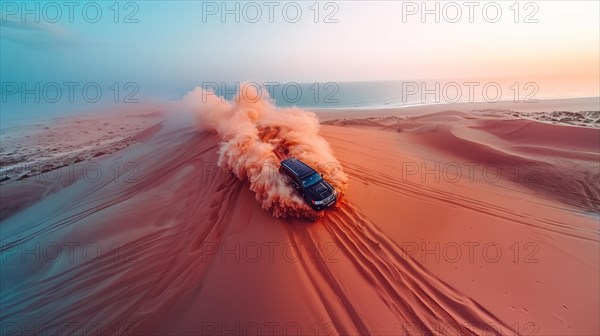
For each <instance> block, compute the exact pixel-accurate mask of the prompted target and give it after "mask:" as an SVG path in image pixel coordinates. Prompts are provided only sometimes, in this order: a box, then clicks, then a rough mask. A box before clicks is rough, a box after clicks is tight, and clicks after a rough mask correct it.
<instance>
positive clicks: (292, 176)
mask: <svg viewBox="0 0 600 336" xmlns="http://www.w3.org/2000/svg"><path fill="white" fill-rule="evenodd" d="M281 169H282V170H283V173H284V174H285V175H286V176H287V177H288V178H289V179H290V180H292V181H293V182H294V183H296V184H297V185H300V179H298V176H296V174H294V173H293V172H292V171H291V170H290V169H289V168H288V167H286V166H284V165H282V166H281Z"/></svg>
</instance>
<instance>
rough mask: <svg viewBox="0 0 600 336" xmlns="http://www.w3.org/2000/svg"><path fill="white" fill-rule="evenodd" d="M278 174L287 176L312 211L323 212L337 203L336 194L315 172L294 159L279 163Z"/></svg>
mask: <svg viewBox="0 0 600 336" xmlns="http://www.w3.org/2000/svg"><path fill="white" fill-rule="evenodd" d="M279 172H281V173H282V174H283V175H285V176H287V178H288V179H289V180H290V182H291V184H292V185H293V186H294V188H296V189H298V191H300V193H301V194H302V197H303V198H304V200H305V201H306V203H308V204H309V205H310V206H311V207H312V208H313V209H314V210H323V209H325V208H327V207H330V206H332V205H333V204H335V202H336V201H337V192H336V191H335V189H334V188H333V187H332V186H331V184H329V183H328V182H327V181H325V180H324V179H323V178H322V177H321V175H320V174H319V173H317V171H316V170H314V169H312V168H311V167H309V166H308V165H307V164H306V163H304V162H302V161H300V160H298V159H296V158H291V159H286V160H283V161H281V166H280V167H279Z"/></svg>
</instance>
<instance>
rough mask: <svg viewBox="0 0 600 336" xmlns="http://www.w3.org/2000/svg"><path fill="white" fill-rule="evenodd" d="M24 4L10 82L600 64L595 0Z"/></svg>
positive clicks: (350, 76)
mask: <svg viewBox="0 0 600 336" xmlns="http://www.w3.org/2000/svg"><path fill="white" fill-rule="evenodd" d="M21 3H22V2H20V1H19V2H8V1H3V2H2V29H1V44H2V45H1V48H0V50H1V51H0V53H1V54H0V55H1V64H0V70H1V73H2V81H10V80H14V81H36V80H39V81H59V82H60V81H69V80H71V81H77V80H80V81H81V80H94V81H122V82H123V81H136V82H139V83H144V84H145V85H147V86H151V87H157V88H158V87H169V88H170V89H171V90H175V91H177V90H180V89H186V88H190V87H193V86H194V85H195V84H197V83H199V82H203V81H237V80H256V81H299V82H300V81H306V82H310V81H361V80H381V79H385V80H391V79H407V78H411V79H412V78H455V77H473V76H477V77H494V76H519V77H524V78H526V77H528V76H535V77H539V76H550V77H561V76H569V77H574V78H588V79H589V78H592V79H593V78H596V79H597V78H598V73H599V70H598V66H599V65H598V62H599V61H598V59H599V57H600V56H599V41H600V35H599V34H600V27H599V24H600V18H599V12H600V8H599V2H598V1H535V2H527V1H524V2H519V3H517V5H516V6H515V5H514V3H515V2H513V1H497V2H494V3H491V4H488V3H486V2H472V3H476V4H477V6H475V7H469V5H465V2H460V1H459V2H455V3H453V4H448V3H445V2H437V4H438V6H439V12H438V13H439V15H440V17H439V21H440V22H439V23H437V22H435V21H436V17H435V14H427V15H426V16H425V22H422V17H421V12H422V10H423V9H424V8H419V7H420V4H421V1H419V2H392V1H343V2H342V1H338V2H331V3H330V4H329V5H327V6H326V5H325V3H320V4H319V5H318V8H319V13H318V16H317V15H316V9H317V7H316V6H315V5H314V2H313V1H309V2H294V3H291V4H289V3H286V2H270V3H268V2H267V3H265V2H255V3H253V4H251V5H247V3H245V2H238V3H237V4H238V6H239V11H237V13H238V15H239V21H240V22H239V23H236V22H235V21H236V14H231V13H230V14H227V15H226V16H225V18H224V21H225V22H222V21H223V20H222V19H223V18H222V17H221V14H222V10H223V9H224V8H220V7H221V3H222V2H220V1H219V2H204V3H202V2H199V1H179V2H176V1H144V2H138V3H130V4H129V5H126V2H120V7H119V12H118V15H117V10H116V8H115V7H111V6H113V4H114V2H112V1H109V2H96V3H95V4H97V6H98V7H99V8H100V10H101V11H102V13H101V15H100V16H98V15H96V12H97V10H98V8H96V6H95V5H87V7H86V2H81V3H78V6H77V7H74V8H72V10H73V12H72V13H69V9H70V8H69V7H67V6H65V5H64V3H62V2H55V4H59V7H60V8H59V9H57V8H54V7H47V3H46V2H38V3H37V4H38V6H40V8H39V10H38V9H37V8H36V7H35V3H28V6H29V8H28V9H33V12H36V11H37V14H38V15H39V18H36V15H35V14H32V13H29V14H26V15H23V8H20V7H18V6H20V5H21ZM11 4H12V5H11ZM15 4H16V5H17V7H15ZM454 4H458V6H455V5H454ZM226 6H227V7H228V9H235V6H236V4H235V3H233V2H229V3H227V4H226ZM311 6H313V7H311ZM427 6H428V9H434V8H435V6H436V2H429V3H428V4H427ZM511 6H512V7H511ZM83 7H85V8H86V9H85V11H84V10H83ZM284 7H285V10H286V12H285V13H284ZM298 7H299V8H300V9H301V11H302V13H301V15H299V16H298V15H296V11H297V9H298ZM484 7H485V8H486V10H485V12H484V10H483V8H484ZM257 8H259V9H260V10H261V11H262V15H261V16H260V17H257ZM457 8H458V9H459V10H460V11H462V15H461V16H457V13H458V12H457ZM471 8H472V9H473V11H472V13H469V11H470V9H471ZM498 8H499V9H500V10H501V14H500V15H498V14H497V10H498ZM517 8H518V10H517ZM270 9H272V15H269V11H270ZM59 10H60V11H61V12H62V13H61V15H60V16H58V14H57V13H58V11H59ZM84 12H87V14H86V13H84ZM233 12H236V11H235V10H234V11H233ZM517 12H518V14H517ZM470 14H471V15H470ZM270 16H271V17H270ZM37 19H39V22H36V20H37ZM115 20H116V21H118V23H115ZM315 20H317V21H319V22H318V23H315V22H314V21H315ZM326 20H328V21H333V22H330V23H326V22H324V21H326ZM471 20H472V21H474V22H470V21H471ZM515 20H516V21H518V22H516V23H515ZM22 21H25V22H22ZM51 21H56V22H55V23H54V22H51ZM70 21H73V22H70ZM91 21H97V22H91ZM124 21H133V22H130V23H126V22H124ZM135 21H137V22H135ZM251 21H258V22H256V23H253V22H251ZM270 21H273V22H270ZM288 21H297V22H288ZM335 21H337V22H335ZM450 21H458V22H456V23H451V22H450ZM488 21H497V22H488ZM525 21H532V22H529V23H528V22H525ZM535 21H537V22H535Z"/></svg>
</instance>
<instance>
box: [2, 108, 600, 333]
mask: <svg viewBox="0 0 600 336" xmlns="http://www.w3.org/2000/svg"><path fill="white" fill-rule="evenodd" d="M332 123H333V124H335V122H332ZM188 125H190V122H189V120H187V119H186V117H185V116H178V117H171V118H168V119H166V120H164V121H162V122H157V123H155V124H153V125H152V126H151V127H152V130H151V131H149V132H146V133H145V136H144V137H143V139H142V141H139V142H136V143H134V144H132V145H130V146H129V147H127V148H124V149H122V150H119V151H117V152H115V153H112V154H107V155H103V156H102V157H99V158H97V161H96V162H98V164H99V165H100V166H101V167H102V170H103V171H110V167H111V164H114V160H118V162H120V163H121V164H125V163H134V164H135V167H136V170H135V173H134V174H133V175H132V176H129V177H130V178H129V179H121V178H119V179H117V181H115V178H114V176H113V175H112V174H103V175H102V176H101V178H99V179H98V180H97V181H93V182H91V181H89V180H85V179H83V178H81V176H79V177H78V178H76V179H75V180H74V181H71V182H70V183H69V184H68V185H64V186H63V187H61V188H55V189H45V190H46V191H47V192H43V193H39V195H38V197H39V198H41V200H39V201H37V202H35V200H33V201H32V200H29V201H28V202H22V201H19V200H22V198H19V197H16V198H13V196H14V193H16V192H17V191H15V190H17V189H16V188H15V189H5V188H3V193H2V202H3V204H6V203H7V202H8V203H10V202H11V200H13V199H14V200H16V201H15V202H13V203H10V204H9V205H8V206H9V208H10V209H12V210H11V211H12V213H11V215H10V216H8V217H7V218H5V219H4V220H3V221H2V222H1V223H0V225H1V226H0V228H1V229H2V236H1V240H2V258H3V259H2V274H1V277H2V285H1V293H2V297H1V301H0V303H1V307H2V311H1V312H0V318H1V320H2V321H3V334H6V335H16V334H20V333H22V332H23V330H25V329H27V330H30V329H36V328H37V329H36V330H37V331H38V332H40V331H44V330H51V328H58V329H61V330H67V328H71V329H72V330H77V331H78V332H82V331H83V330H86V329H88V328H91V327H93V328H96V329H97V330H100V331H102V332H103V333H113V332H117V333H119V334H120V333H131V334H143V335H148V334H155V335H165V334H177V335H184V334H187V335H197V334H223V333H226V332H229V333H235V334H241V333H247V334H269V333H271V334H295V333H297V332H298V331H299V332H300V333H302V334H325V335H329V334H380V335H381V334H385V335H402V334H406V335H421V334H428V333H432V334H444V335H447V334H450V335H453V334H486V335H489V334H502V335H513V334H523V335H528V334H532V333H534V334H536V335H593V334H598V333H599V332H600V325H599V322H598V319H597V316H598V315H599V314H600V303H599V301H598V297H599V295H600V292H599V289H598V283H599V282H600V278H599V277H600V276H599V266H598V265H599V263H600V260H599V254H598V252H599V250H598V248H599V228H598V209H599V203H598V200H599V197H598V186H597V183H598V152H599V150H598V142H595V140H596V139H597V138H598V136H599V132H600V131H599V130H594V129H583V128H575V127H571V126H555V125H549V124H541V123H537V122H533V121H524V120H504V119H503V118H492V117H486V118H484V117H481V116H478V115H473V114H470V113H465V112H444V113H438V114H434V115H429V116H425V117H418V118H414V119H410V120H400V119H398V120H387V121H386V122H385V123H380V122H375V123H373V122H361V121H360V120H355V121H353V122H351V123H349V124H347V125H346V126H344V127H341V126H323V127H322V128H321V131H320V134H321V135H322V136H323V137H325V139H327V141H328V142H329V143H330V145H331V146H332V148H333V151H334V153H335V155H336V157H337V158H338V159H339V160H340V162H341V163H342V165H343V167H344V170H345V171H346V173H347V174H348V175H349V177H350V181H349V188H348V191H347V195H346V198H345V201H344V202H340V204H338V206H336V208H334V209H331V210H329V211H327V212H326V213H325V216H324V217H323V218H322V219H320V220H318V221H316V222H305V221H293V220H282V219H275V218H273V217H272V216H271V214H270V213H268V212H266V211H265V210H263V209H262V208H261V207H260V205H259V204H258V202H256V200H255V199H254V194H253V193H252V192H250V190H249V188H248V182H242V181H239V180H237V179H236V178H235V177H234V176H232V175H231V174H229V173H226V172H224V171H222V170H220V169H219V168H218V167H216V165H215V162H216V157H217V153H216V150H217V146H218V142H219V139H218V138H217V137H216V136H215V135H214V134H210V133H199V132H197V131H196V130H195V129H194V128H192V127H190V126H188ZM149 129H150V127H149ZM548 134H553V136H549V135H548ZM563 137H564V141H562V140H560V139H561V138H563ZM532 153H535V155H534V154H532ZM562 153H571V155H572V157H570V159H569V160H568V162H565V161H564V159H561V157H562ZM465 162H471V163H472V162H476V163H479V165H477V166H474V168H473V171H472V173H468V174H467V170H465V169H466V168H462V169H461V170H456V169H455V167H456V166H455V165H458V166H462V167H464V165H463V164H464V163H465ZM436 163H437V164H439V167H440V168H435V167H436ZM486 164H487V165H490V164H493V165H495V166H498V167H503V168H505V169H506V170H507V171H509V170H508V168H507V167H514V166H515V165H520V164H523V165H525V164H534V165H535V167H537V168H539V167H542V168H544V169H537V168H536V170H535V171H534V172H535V174H533V175H532V173H531V171H530V170H528V171H526V173H527V177H528V178H530V180H527V179H525V178H521V177H518V178H514V176H513V175H509V174H506V173H504V174H501V175H500V176H499V177H498V178H496V176H494V178H493V179H492V178H490V177H489V176H486V175H484V174H485V167H486ZM432 167H433V168H432ZM415 169H416V170H415ZM427 169H429V170H427ZM436 171H437V172H436ZM427 172H429V173H427ZM488 173H489V174H491V172H488ZM23 183H24V184H22V185H23V186H30V185H33V182H31V181H30V179H25V181H24V182H23ZM38 186H39V184H38ZM48 188H50V187H48ZM6 190H8V191H6ZM18 190H21V192H23V190H26V189H22V188H19V189H18ZM19 202H20V203H19ZM17 203H18V204H17ZM3 206H5V205H3ZM36 244H39V245H36ZM38 246H39V247H38ZM56 246H58V248H56ZM30 250H33V251H35V252H27V251H30ZM55 251H58V252H55ZM498 251H499V252H498ZM70 252H72V253H70ZM36 258H37V260H36Z"/></svg>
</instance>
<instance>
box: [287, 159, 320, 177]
mask: <svg viewBox="0 0 600 336" xmlns="http://www.w3.org/2000/svg"><path fill="white" fill-rule="evenodd" d="M281 165H283V166H286V167H287V168H288V169H289V170H291V171H292V172H293V173H294V174H296V176H298V177H299V178H301V179H303V178H305V177H307V176H309V175H312V174H314V173H316V172H317V171H316V170H314V169H312V168H311V167H310V166H308V165H307V164H306V163H304V162H302V161H300V160H298V159H296V158H290V159H286V160H283V161H281Z"/></svg>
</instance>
